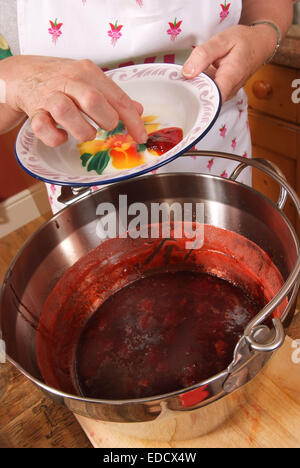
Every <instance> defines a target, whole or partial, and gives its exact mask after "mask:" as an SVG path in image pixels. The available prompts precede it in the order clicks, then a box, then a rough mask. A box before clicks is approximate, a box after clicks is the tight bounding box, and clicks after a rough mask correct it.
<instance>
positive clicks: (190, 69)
mask: <svg viewBox="0 0 300 468" xmlns="http://www.w3.org/2000/svg"><path fill="white" fill-rule="evenodd" d="M194 73H195V65H194V64H193V62H187V63H186V64H185V65H184V67H183V74H184V75H185V76H193V74H194Z"/></svg>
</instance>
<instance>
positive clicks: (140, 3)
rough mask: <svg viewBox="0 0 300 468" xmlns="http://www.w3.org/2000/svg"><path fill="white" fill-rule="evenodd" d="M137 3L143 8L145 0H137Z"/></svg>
mask: <svg viewBox="0 0 300 468" xmlns="http://www.w3.org/2000/svg"><path fill="white" fill-rule="evenodd" d="M136 3H137V4H138V5H139V6H140V7H141V8H142V6H143V0H136Z"/></svg>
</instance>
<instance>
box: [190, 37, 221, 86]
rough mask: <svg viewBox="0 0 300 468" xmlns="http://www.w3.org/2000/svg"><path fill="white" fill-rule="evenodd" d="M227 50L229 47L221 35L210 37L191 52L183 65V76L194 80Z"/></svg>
mask: <svg viewBox="0 0 300 468" xmlns="http://www.w3.org/2000/svg"><path fill="white" fill-rule="evenodd" d="M229 50H230V46H229V45H228V44H227V41H224V38H222V37H221V34H220V35H219V34H218V35H216V36H214V37H212V38H211V39H209V41H207V42H204V44H202V45H200V46H198V47H196V48H195V49H194V50H193V52H192V53H191V55H190V56H189V58H188V59H187V61H186V62H185V64H184V65H183V69H182V74H183V76H184V77H185V78H194V77H195V76H197V75H199V74H200V73H202V72H203V71H204V70H206V69H207V68H208V67H209V65H212V64H213V63H215V62H216V61H217V60H219V59H221V58H222V57H224V56H225V55H226V54H227V53H228V52H229Z"/></svg>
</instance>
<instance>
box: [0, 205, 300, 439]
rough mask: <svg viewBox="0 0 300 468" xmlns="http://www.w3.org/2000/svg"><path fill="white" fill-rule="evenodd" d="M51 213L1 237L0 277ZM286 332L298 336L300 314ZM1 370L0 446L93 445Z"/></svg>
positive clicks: (66, 414)
mask: <svg viewBox="0 0 300 468" xmlns="http://www.w3.org/2000/svg"><path fill="white" fill-rule="evenodd" d="M50 217H51V214H50V213H49V214H47V215H45V216H42V217H41V218H39V219H37V220H35V221H32V222H31V223H29V224H28V225H26V226H24V227H22V228H20V229H18V230H17V231H15V232H14V233H12V234H10V235H8V236H6V237H4V238H2V239H0V281H1V280H2V278H3V276H4V274H5V272H6V270H7V268H8V266H9V263H10V262H11V260H12V258H13V257H14V255H15V254H16V252H17V251H18V250H19V249H20V248H21V246H22V245H23V244H24V242H25V241H26V239H28V237H29V236H30V235H31V234H32V233H33V232H34V231H35V230H36V229H37V228H38V227H39V226H40V225H41V224H43V223H44V222H45V221H46V220H48V219H49V218H50ZM288 334H289V336H291V337H292V338H294V339H296V338H300V314H297V315H296V317H295V319H294V321H293V323H292V325H291V327H290V328H289V330H288ZM3 369H4V372H3ZM1 373H4V375H6V377H7V379H8V385H7V391H6V393H5V394H4V397H2V398H0V421H1V423H0V448H4V447H9V448H58V447H67V448H91V447H92V445H91V443H90V442H89V440H88V439H87V437H86V435H85V434H84V432H83V430H82V429H81V427H80V425H79V424H78V422H77V421H76V419H75V417H74V416H73V414H72V413H71V412H70V411H69V410H67V409H66V408H64V407H61V406H57V405H55V404H54V403H53V401H52V400H51V399H49V398H47V397H46V396H45V395H44V394H43V393H42V392H41V391H40V390H39V389H38V388H37V387H36V386H35V385H33V384H32V383H31V382H30V381H29V380H28V379H26V378H25V377H24V376H23V375H22V374H20V372H18V371H17V370H16V369H15V368H14V367H13V366H12V365H10V364H6V365H5V367H4V366H3V367H2V368H1V366H0V374H1ZM1 378H3V377H0V380H1Z"/></svg>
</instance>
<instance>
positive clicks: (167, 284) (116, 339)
mask: <svg viewBox="0 0 300 468" xmlns="http://www.w3.org/2000/svg"><path fill="white" fill-rule="evenodd" d="M258 302H259V303H258ZM263 305H264V304H263V301H262V300H257V303H255V302H254V301H253V300H252V299H250V298H249V297H248V296H247V295H246V294H245V292H244V291H243V290H242V289H241V288H239V287H237V286H235V285H233V284H231V283H230V282H228V281H225V280H222V279H219V278H217V277H214V276H211V275H208V274H206V273H200V272H192V271H177V272H168V273H165V272H160V273H157V274H154V275H152V276H148V277H145V278H143V279H140V280H138V281H135V282H133V283H132V284H130V285H128V286H126V287H124V288H123V289H121V290H119V291H118V292H116V293H115V294H114V295H112V296H111V297H109V298H108V299H107V300H106V301H105V302H104V303H103V304H102V305H101V307H100V308H99V309H98V310H97V311H96V312H95V313H94V315H93V316H92V317H91V319H90V320H89V321H88V322H87V324H86V326H85V328H84V329H83V332H82V334H81V338H80V340H79V344H78V346H77V350H76V371H77V384H78V386H79V388H80V390H81V392H82V394H83V395H84V396H86V397H91V398H103V399H127V398H142V397H149V396H154V395H160V394H163V393H167V392H171V391H175V390H179V389H182V388H186V387H189V386H191V385H193V384H196V383H197V382H200V381H202V380H203V379H206V378H209V377H212V376H213V375H215V374H216V373H218V372H221V371H223V370H224V369H225V368H226V367H227V366H228V365H229V363H230V362H231V360H232V355H233V350H234V347H235V345H236V343H237V341H238V339H239V337H240V335H241V334H242V332H243V330H244V328H245V326H246V325H247V324H248V323H249V321H250V320H251V319H252V318H253V317H254V316H255V315H256V314H257V313H258V311H259V310H260V308H261V307H262V306H263Z"/></svg>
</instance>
